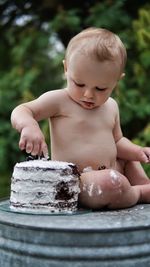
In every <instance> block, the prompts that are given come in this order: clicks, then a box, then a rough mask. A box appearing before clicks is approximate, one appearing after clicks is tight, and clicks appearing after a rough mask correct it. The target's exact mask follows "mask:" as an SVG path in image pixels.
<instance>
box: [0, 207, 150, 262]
mask: <svg viewBox="0 0 150 267" xmlns="http://www.w3.org/2000/svg"><path fill="white" fill-rule="evenodd" d="M4 203H6V202H1V203H0V266H1V267H28V266H29V267H30V266H31V267H131V266H132V267H133V266H136V267H143V266H146V267H149V266H150V205H149V204H147V205H138V206H135V207H133V208H130V209H125V210H120V211H99V212H91V211H90V212H87V213H86V212H85V213H84V212H83V213H79V214H75V215H57V216H56V215H31V214H28V215H27V214H19V213H12V212H9V211H5V210H3V209H1V205H3V204H4Z"/></svg>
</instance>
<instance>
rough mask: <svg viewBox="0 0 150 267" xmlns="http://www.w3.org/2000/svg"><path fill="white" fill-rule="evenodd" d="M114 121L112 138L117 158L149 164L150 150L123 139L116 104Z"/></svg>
mask: <svg viewBox="0 0 150 267" xmlns="http://www.w3.org/2000/svg"><path fill="white" fill-rule="evenodd" d="M115 111H116V120H115V127H114V131H113V134H114V138H115V141H116V147H117V157H118V158H120V159H124V160H132V161H140V162H143V163H148V162H150V148H149V147H141V146H138V145H136V144H133V143H132V142H131V141H130V140H128V139H127V138H125V137H124V136H123V134H122V131H121V126H120V118H119V109H118V106H117V104H116V107H115Z"/></svg>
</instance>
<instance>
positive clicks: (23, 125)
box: [11, 91, 59, 157]
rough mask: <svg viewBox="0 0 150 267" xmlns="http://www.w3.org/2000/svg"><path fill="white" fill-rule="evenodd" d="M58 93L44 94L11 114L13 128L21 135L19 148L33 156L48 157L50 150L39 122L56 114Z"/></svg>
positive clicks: (20, 106)
mask: <svg viewBox="0 0 150 267" xmlns="http://www.w3.org/2000/svg"><path fill="white" fill-rule="evenodd" d="M57 95H58V92H55V91H52V92H48V93H45V94H43V95H42V96H41V97H39V98H37V99H36V100H34V101H31V102H28V103H25V104H21V105H19V106H18V107H16V108H15V109H14V110H13V112H12V114H11V122H12V126H13V127H14V128H15V129H16V130H17V131H18V132H19V133H20V141H19V147H20V149H21V150H24V149H25V150H26V152H27V153H31V154H32V155H42V154H43V155H44V156H45V157H47V156H48V148H47V144H46V142H45V138H44V135H43V133H42V131H41V129H40V127H39V124H38V121H40V120H42V119H46V118H49V117H51V116H54V115H55V114H56V110H57V102H58V99H59V97H58V96H57Z"/></svg>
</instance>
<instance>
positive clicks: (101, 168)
mask: <svg viewBox="0 0 150 267" xmlns="http://www.w3.org/2000/svg"><path fill="white" fill-rule="evenodd" d="M105 169H106V166H105V165H102V166H99V167H98V170H99V171H100V170H105Z"/></svg>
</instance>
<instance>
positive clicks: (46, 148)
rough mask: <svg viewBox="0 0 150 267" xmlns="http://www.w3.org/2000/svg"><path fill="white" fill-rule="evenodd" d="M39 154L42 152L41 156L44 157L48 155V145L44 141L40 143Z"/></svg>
mask: <svg viewBox="0 0 150 267" xmlns="http://www.w3.org/2000/svg"><path fill="white" fill-rule="evenodd" d="M41 152H42V153H41V154H43V156H44V157H45V158H48V157H49V155H48V147H47V144H46V143H45V142H44V143H43V144H42V145H41Z"/></svg>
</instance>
